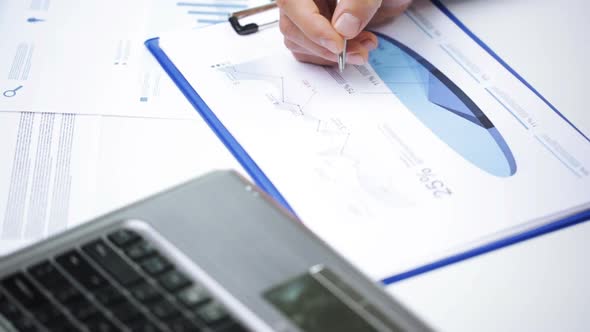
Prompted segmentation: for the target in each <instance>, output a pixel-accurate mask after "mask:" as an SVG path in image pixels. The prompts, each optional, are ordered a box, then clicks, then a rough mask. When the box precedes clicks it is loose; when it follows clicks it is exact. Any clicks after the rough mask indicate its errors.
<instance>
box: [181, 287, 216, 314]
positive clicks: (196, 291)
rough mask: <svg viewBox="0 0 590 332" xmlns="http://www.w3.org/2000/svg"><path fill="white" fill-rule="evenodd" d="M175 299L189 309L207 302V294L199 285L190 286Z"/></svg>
mask: <svg viewBox="0 0 590 332" xmlns="http://www.w3.org/2000/svg"><path fill="white" fill-rule="evenodd" d="M176 297H177V298H178V300H179V301H180V302H181V303H182V304H184V305H185V306H187V307H189V308H193V307H195V306H197V305H199V304H201V303H204V302H206V301H208V300H209V294H208V293H207V291H206V290H205V289H204V288H203V287H201V286H199V285H192V286H190V287H187V288H185V289H183V290H181V291H179V292H178V293H177V294H176Z"/></svg>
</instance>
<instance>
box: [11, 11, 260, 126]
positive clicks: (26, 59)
mask: <svg viewBox="0 0 590 332" xmlns="http://www.w3.org/2000/svg"><path fill="white" fill-rule="evenodd" d="M262 2H268V0H267V1H263V0H243V1H242V0H240V1H223V0H220V1H206V0H196V1H191V2H176V1H173V2H170V1H166V0H149V1H145V0H131V1H123V2H121V1H118V0H103V1H84V2H80V1H77V0H51V1H50V0H29V1H24V2H23V1H5V2H2V3H0V40H2V43H0V71H1V72H2V74H1V75H0V111H30V112H40V113H43V112H45V113H68V114H87V115H88V114H90V115H116V116H134V117H155V118H181V119H182V118H188V119H190V118H194V114H193V112H192V111H191V110H190V108H187V107H185V106H186V105H187V103H186V102H184V101H181V102H179V103H177V101H178V100H181V99H182V95H181V94H180V93H179V92H178V90H177V89H176V88H175V87H174V85H173V84H172V82H171V81H170V79H169V78H168V77H167V76H166V75H165V74H164V73H163V71H162V69H161V68H160V67H159V66H158V65H157V63H156V62H155V61H154V60H153V58H152V57H151V55H150V54H149V53H148V52H147V51H146V50H145V48H144V47H143V42H144V41H145V39H146V38H148V37H149V36H152V35H153V34H154V32H155V31H157V32H158V33H160V32H161V31H163V30H168V29H174V28H179V27H185V28H189V29H190V28H199V27H202V26H206V25H210V24H214V23H219V22H225V21H226V20H227V16H228V13H229V12H231V11H237V10H240V9H244V8H247V7H248V6H252V5H255V4H258V3H262Z"/></svg>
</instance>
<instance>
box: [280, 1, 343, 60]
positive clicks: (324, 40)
mask: <svg viewBox="0 0 590 332" xmlns="http://www.w3.org/2000/svg"><path fill="white" fill-rule="evenodd" d="M324 2H325V1H324ZM277 4H278V5H279V8H280V9H281V20H280V23H279V24H280V27H281V32H282V33H283V35H285V37H287V38H288V39H291V40H293V39H295V38H299V39H301V38H300V37H299V36H297V35H298V34H299V32H301V33H302V34H303V35H304V36H305V37H306V38H307V39H308V40H310V41H312V42H313V43H315V44H317V45H319V46H321V47H324V48H325V49H327V50H329V51H330V52H332V53H334V54H338V53H340V52H342V49H343V46H344V39H343V38H342V36H340V34H338V32H336V30H334V27H332V24H331V23H330V21H329V20H328V19H327V18H326V17H324V16H323V15H322V13H321V12H320V8H318V6H317V5H316V4H315V2H314V1H313V0H278V1H277ZM320 7H322V11H324V12H326V11H328V10H329V9H330V6H329V3H325V4H322V5H321V6H320ZM284 18H289V21H287V20H285V19H284Z"/></svg>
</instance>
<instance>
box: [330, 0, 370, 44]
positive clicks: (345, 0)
mask: <svg viewBox="0 0 590 332" xmlns="http://www.w3.org/2000/svg"><path fill="white" fill-rule="evenodd" d="M380 6H381V0H342V1H340V2H338V5H337V6H336V10H335V11H334V16H332V25H333V26H334V29H336V31H338V33H340V34H341V35H342V36H343V37H344V38H346V39H352V38H354V37H356V36H357V35H358V34H359V33H360V32H361V31H363V29H364V28H365V27H366V26H367V24H368V23H369V21H371V19H372V18H373V15H375V13H376V12H377V10H378V9H379V7H380Z"/></svg>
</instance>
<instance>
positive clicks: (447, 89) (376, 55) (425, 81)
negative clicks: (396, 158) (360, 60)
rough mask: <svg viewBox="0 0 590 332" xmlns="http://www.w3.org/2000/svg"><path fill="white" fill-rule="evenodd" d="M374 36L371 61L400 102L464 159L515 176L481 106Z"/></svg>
mask: <svg viewBox="0 0 590 332" xmlns="http://www.w3.org/2000/svg"><path fill="white" fill-rule="evenodd" d="M378 37H379V47H378V48H377V49H376V50H375V51H373V52H371V54H370V57H369V62H370V63H371V65H372V66H373V68H374V70H375V71H376V72H377V74H378V75H379V77H380V78H381V79H382V80H383V81H384V82H385V84H386V85H387V87H388V88H389V89H390V90H391V91H392V92H393V93H394V94H395V95H396V96H397V97H398V98H399V99H400V100H401V102H402V103H403V104H404V105H405V106H406V107H407V108H408V109H409V110H410V111H411V112H413V113H414V115H415V116H416V117H417V118H418V119H419V120H420V121H422V123H424V125H426V126H427V127H428V128H429V129H430V130H432V132H434V133H435V134H436V135H437V136H438V137H439V138H440V139H441V140H442V141H444V142H445V143H446V144H447V145H448V146H449V147H451V148H452V149H453V150H455V151H456V152H457V153H458V154H460V155H461V156H462V157H463V158H464V159H466V160H468V161H469V162H471V163H472V164H474V165H475V166H477V167H479V168H480V169H482V170H484V171H486V172H488V173H490V174H492V175H495V176H501V177H509V176H512V175H514V173H516V162H515V161H514V157H513V155H512V152H511V151H510V148H509V147H508V145H507V144H506V141H505V140H504V138H503V137H502V135H501V134H500V132H499V131H498V129H497V128H496V127H495V126H494V124H493V123H492V122H491V121H490V120H489V119H488V118H487V116H486V115H485V114H484V113H483V112H482V111H481V109H480V108H479V107H478V106H477V105H476V104H475V103H474V102H473V101H472V100H471V99H470V98H469V97H468V96H467V95H466V94H465V93H464V92H463V91H462V90H461V89H459V87H457V85H455V84H454V83H453V82H452V81H451V80H449V79H448V78H447V77H446V76H445V75H444V74H443V73H442V72H441V71H440V70H438V69H437V68H435V67H434V66H433V65H432V64H430V63H429V62H428V61H426V60H425V59H424V58H422V57H421V56H420V55H418V54H416V53H415V52H414V51H412V50H411V49H409V48H408V47H406V46H405V45H403V44H401V43H400V42H398V41H396V40H394V39H392V38H390V37H388V36H384V35H381V34H378Z"/></svg>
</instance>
